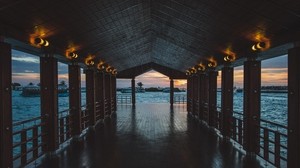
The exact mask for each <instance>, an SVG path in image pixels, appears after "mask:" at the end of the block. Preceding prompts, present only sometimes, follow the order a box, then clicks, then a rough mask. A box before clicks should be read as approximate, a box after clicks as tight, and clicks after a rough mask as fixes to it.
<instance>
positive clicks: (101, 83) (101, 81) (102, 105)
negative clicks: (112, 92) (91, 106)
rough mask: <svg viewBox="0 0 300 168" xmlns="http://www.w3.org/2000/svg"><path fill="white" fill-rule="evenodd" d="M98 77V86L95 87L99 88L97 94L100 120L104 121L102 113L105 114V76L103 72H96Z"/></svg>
mask: <svg viewBox="0 0 300 168" xmlns="http://www.w3.org/2000/svg"><path fill="white" fill-rule="evenodd" d="M98 77H99V85H97V86H96V87H99V90H98V91H99V92H98V93H97V94H98V96H99V102H100V120H103V119H104V113H105V74H104V72H98Z"/></svg>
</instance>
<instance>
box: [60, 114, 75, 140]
mask: <svg viewBox="0 0 300 168" xmlns="http://www.w3.org/2000/svg"><path fill="white" fill-rule="evenodd" d="M70 119H71V116H70V109H67V110H63V111H60V112H59V113H58V142H59V144H62V143H64V142H65V141H67V140H69V139H70V138H71V124H72V123H71V120H70Z"/></svg>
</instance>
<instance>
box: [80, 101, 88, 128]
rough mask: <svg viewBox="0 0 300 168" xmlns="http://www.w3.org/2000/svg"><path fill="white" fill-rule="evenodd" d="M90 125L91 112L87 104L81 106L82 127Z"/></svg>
mask: <svg viewBox="0 0 300 168" xmlns="http://www.w3.org/2000/svg"><path fill="white" fill-rule="evenodd" d="M88 126H89V114H88V111H87V109H86V106H85V105H84V106H81V129H82V130H84V129H86V128H87V127H88Z"/></svg>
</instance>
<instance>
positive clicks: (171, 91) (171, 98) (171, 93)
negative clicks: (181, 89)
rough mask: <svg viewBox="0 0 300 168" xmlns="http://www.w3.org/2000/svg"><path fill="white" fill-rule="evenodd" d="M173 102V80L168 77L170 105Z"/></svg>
mask: <svg viewBox="0 0 300 168" xmlns="http://www.w3.org/2000/svg"><path fill="white" fill-rule="evenodd" d="M173 104H174V80H173V79H172V78H170V105H171V106H173Z"/></svg>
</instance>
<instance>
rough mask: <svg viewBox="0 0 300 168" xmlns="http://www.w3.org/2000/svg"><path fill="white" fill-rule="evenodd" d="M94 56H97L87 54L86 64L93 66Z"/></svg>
mask: <svg viewBox="0 0 300 168" xmlns="http://www.w3.org/2000/svg"><path fill="white" fill-rule="evenodd" d="M94 58H95V56H93V55H89V56H87V57H86V58H85V60H84V63H85V65H87V66H93V65H94V64H95V61H94Z"/></svg>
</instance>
